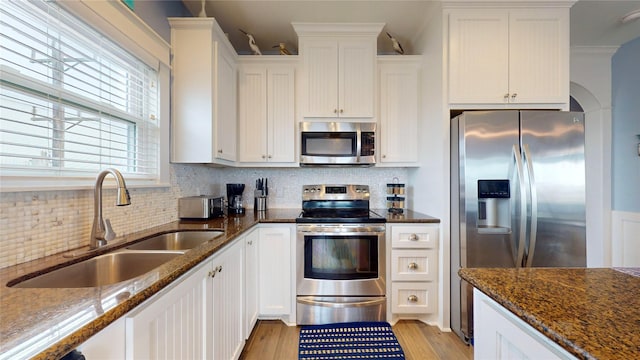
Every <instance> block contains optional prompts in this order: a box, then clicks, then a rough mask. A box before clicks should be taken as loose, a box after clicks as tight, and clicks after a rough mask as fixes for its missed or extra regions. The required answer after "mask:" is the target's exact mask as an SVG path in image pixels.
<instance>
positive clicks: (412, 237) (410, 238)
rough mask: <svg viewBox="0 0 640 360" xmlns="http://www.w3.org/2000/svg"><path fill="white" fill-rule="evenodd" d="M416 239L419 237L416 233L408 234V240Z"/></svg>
mask: <svg viewBox="0 0 640 360" xmlns="http://www.w3.org/2000/svg"><path fill="white" fill-rule="evenodd" d="M418 239H420V237H419V236H418V235H416V234H411V235H409V240H411V241H418Z"/></svg>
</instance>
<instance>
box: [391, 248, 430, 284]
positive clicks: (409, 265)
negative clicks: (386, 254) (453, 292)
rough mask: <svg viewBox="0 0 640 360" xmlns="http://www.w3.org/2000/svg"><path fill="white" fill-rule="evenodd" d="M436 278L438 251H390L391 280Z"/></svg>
mask: <svg viewBox="0 0 640 360" xmlns="http://www.w3.org/2000/svg"><path fill="white" fill-rule="evenodd" d="M437 278H438V251H437V250H436V249H430V250H397V249H393V250H392V251H391V280H393V281H398V280H399V281H435V280H437Z"/></svg>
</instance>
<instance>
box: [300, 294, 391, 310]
mask: <svg viewBox="0 0 640 360" xmlns="http://www.w3.org/2000/svg"><path fill="white" fill-rule="evenodd" d="M315 299H317V297H315V296H298V298H297V301H298V302H299V303H300V304H305V305H314V306H327V307H332V308H347V307H366V306H373V305H379V304H384V302H385V301H386V300H387V299H386V298H385V297H376V298H374V299H371V300H364V301H363V300H361V299H362V298H359V299H358V300H356V301H340V302H333V301H318V300H315ZM340 299H341V300H344V299H345V298H344V297H342V298H340Z"/></svg>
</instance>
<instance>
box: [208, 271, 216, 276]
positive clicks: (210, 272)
mask: <svg viewBox="0 0 640 360" xmlns="http://www.w3.org/2000/svg"><path fill="white" fill-rule="evenodd" d="M216 273H217V272H216V271H215V270H212V271H209V277H210V278H214V277H216Z"/></svg>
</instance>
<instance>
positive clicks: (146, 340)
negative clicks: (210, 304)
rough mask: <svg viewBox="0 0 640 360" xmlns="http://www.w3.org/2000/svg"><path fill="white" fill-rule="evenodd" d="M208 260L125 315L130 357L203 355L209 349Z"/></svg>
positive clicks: (181, 357) (193, 356) (150, 357)
mask: <svg viewBox="0 0 640 360" xmlns="http://www.w3.org/2000/svg"><path fill="white" fill-rule="evenodd" d="M208 273H209V266H207V265H206V264H205V266H202V267H200V268H198V270H196V271H195V272H194V273H192V274H191V275H189V276H188V277H187V278H186V279H184V280H183V281H182V282H180V283H179V284H178V285H176V286H174V287H172V288H171V289H169V290H168V291H166V292H163V293H161V294H158V295H159V296H158V295H156V296H154V297H153V298H152V299H150V302H149V303H148V304H143V305H142V306H141V308H140V309H139V310H135V311H134V312H133V313H132V314H130V315H128V316H127V318H126V358H127V359H185V360H187V359H202V358H204V357H205V352H206V351H205V349H206V343H205V341H206V339H207V337H206V326H205V325H206V323H205V316H206V311H205V303H206V301H205V292H206V286H207V281H208Z"/></svg>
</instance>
